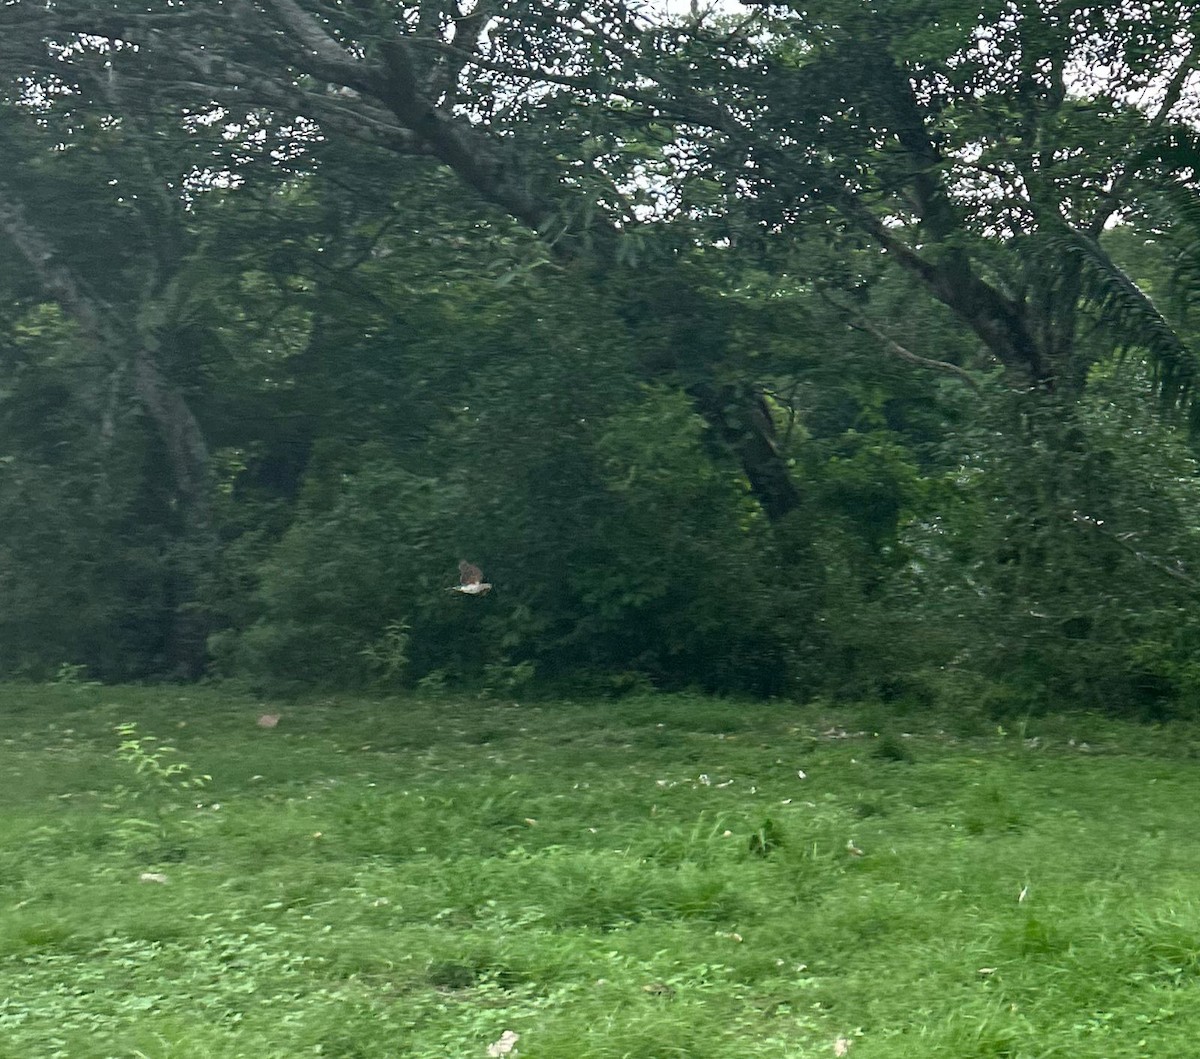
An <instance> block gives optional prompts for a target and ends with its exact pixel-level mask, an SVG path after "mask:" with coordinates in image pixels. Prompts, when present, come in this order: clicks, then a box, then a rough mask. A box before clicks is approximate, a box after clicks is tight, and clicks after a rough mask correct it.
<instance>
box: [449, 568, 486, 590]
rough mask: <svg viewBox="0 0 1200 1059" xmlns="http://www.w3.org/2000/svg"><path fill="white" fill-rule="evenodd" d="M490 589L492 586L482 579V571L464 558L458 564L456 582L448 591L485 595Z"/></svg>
mask: <svg viewBox="0 0 1200 1059" xmlns="http://www.w3.org/2000/svg"><path fill="white" fill-rule="evenodd" d="M491 590H492V586H491V585H489V584H488V583H487V582H486V581H484V579H483V571H482V570H480V569H479V567H478V566H476V565H475V564H474V563H469V562H467V560H466V559H463V560H462V561H461V562H460V563H459V564H458V584H457V585H456V586H455V587H454V588H451V589H449V591H451V592H462V593H463V594H464V595H468V596H486V595H487V594H488V593H489V592H490V591H491Z"/></svg>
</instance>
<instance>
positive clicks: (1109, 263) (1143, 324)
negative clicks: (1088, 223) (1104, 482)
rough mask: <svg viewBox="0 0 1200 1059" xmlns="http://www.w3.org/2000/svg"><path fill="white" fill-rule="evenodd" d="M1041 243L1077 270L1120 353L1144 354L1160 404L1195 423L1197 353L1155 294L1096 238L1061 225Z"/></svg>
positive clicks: (1199, 378) (1198, 422) (1198, 414)
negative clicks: (1128, 271)
mask: <svg viewBox="0 0 1200 1059" xmlns="http://www.w3.org/2000/svg"><path fill="white" fill-rule="evenodd" d="M1045 246H1046V247H1047V248H1049V249H1051V250H1052V251H1053V252H1054V253H1056V254H1058V255H1060V258H1061V260H1062V261H1067V262H1070V264H1071V265H1073V266H1074V267H1075V268H1076V269H1077V270H1078V277H1079V295H1080V298H1081V300H1082V301H1083V303H1084V304H1085V305H1087V306H1088V307H1089V308H1090V309H1091V311H1092V312H1093V313H1094V314H1095V319H1096V322H1097V324H1098V325H1099V326H1100V327H1101V328H1103V330H1104V331H1105V333H1106V335H1107V337H1108V338H1109V339H1110V340H1111V341H1112V343H1113V348H1114V350H1115V351H1116V353H1117V354H1118V355H1119V356H1128V355H1130V354H1132V353H1135V352H1140V353H1142V354H1144V356H1145V358H1146V362H1147V364H1148V366H1149V368H1150V370H1151V373H1152V377H1153V380H1154V386H1155V389H1156V390H1157V392H1158V394H1159V396H1160V397H1161V398H1162V401H1163V403H1164V405H1166V406H1167V407H1170V408H1179V409H1186V410H1187V411H1188V413H1189V416H1190V419H1191V421H1192V425H1193V427H1194V428H1200V402H1198V401H1197V400H1196V397H1197V392H1196V391H1197V383H1198V382H1200V355H1198V354H1197V351H1196V350H1194V349H1192V348H1191V347H1190V346H1189V345H1188V344H1187V343H1186V342H1185V341H1184V339H1183V338H1182V337H1181V336H1180V334H1179V332H1178V331H1177V330H1176V328H1175V327H1174V326H1173V325H1172V323H1171V322H1170V321H1169V320H1168V319H1167V317H1166V316H1165V315H1164V314H1163V312H1162V311H1161V310H1160V309H1159V307H1158V306H1157V305H1156V304H1155V302H1154V300H1153V299H1152V298H1151V297H1150V296H1149V295H1148V294H1147V293H1146V292H1145V291H1144V290H1142V289H1141V288H1140V287H1139V286H1138V285H1137V283H1135V282H1134V281H1133V279H1132V278H1131V277H1130V276H1129V275H1128V273H1126V272H1125V271H1124V270H1123V269H1122V268H1121V267H1120V265H1118V264H1117V263H1116V262H1115V261H1114V260H1113V259H1112V258H1111V257H1110V256H1109V254H1108V252H1107V251H1106V250H1105V249H1104V247H1103V246H1101V245H1100V243H1099V242H1097V241H1096V240H1095V239H1092V238H1091V237H1090V236H1087V235H1085V234H1084V233H1082V232H1079V231H1077V230H1075V229H1069V228H1063V229H1062V230H1061V231H1059V232H1056V233H1054V234H1053V235H1050V236H1047V237H1046V239H1045Z"/></svg>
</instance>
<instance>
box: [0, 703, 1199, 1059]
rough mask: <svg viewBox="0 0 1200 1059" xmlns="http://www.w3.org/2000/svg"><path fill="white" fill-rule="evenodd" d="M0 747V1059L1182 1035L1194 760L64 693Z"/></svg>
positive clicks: (1043, 1044)
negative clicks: (264, 718) (270, 721)
mask: <svg viewBox="0 0 1200 1059" xmlns="http://www.w3.org/2000/svg"><path fill="white" fill-rule="evenodd" d="M275 713H278V714H280V718H279V721H278V724H277V725H276V726H275V727H259V726H257V725H256V723H255V722H256V718H257V717H259V716H260V715H262V714H275ZM0 717H2V720H3V742H2V744H0V769H2V770H3V775H4V776H5V778H6V782H5V785H4V795H3V807H4V812H3V815H2V816H0V832H2V841H0V907H2V909H3V916H2V917H0V1056H2V1057H4V1059H29V1057H31V1056H39V1057H43V1056H44V1057H52V1056H65V1057H71V1059H88V1057H109V1056H112V1057H122V1059H126V1057H129V1059H133V1057H138V1059H180V1057H195V1059H200V1057H203V1059H233V1057H254V1059H272V1057H279V1059H284V1057H286V1059H293V1057H297V1056H305V1055H319V1056H338V1057H344V1059H349V1057H363V1059H366V1057H371V1059H374V1057H379V1059H382V1057H389V1059H390V1057H395V1056H401V1055H403V1056H406V1057H413V1059H446V1057H469V1056H478V1057H480V1059H484V1057H487V1056H489V1055H503V1054H509V1055H516V1056H519V1057H520V1059H568V1057H569V1059H619V1057H629V1059H659V1057H662V1059H666V1057H680V1056H692V1057H705V1059H709V1057H711V1059H720V1057H728V1059H734V1057H736V1059H752V1057H768V1056H769V1057H771V1059H791V1057H795V1059H801V1057H810V1056H814V1057H815V1056H835V1055H838V1054H847V1055H850V1056H852V1057H853V1059H901V1057H906V1059H907V1057H911V1056H922V1057H924V1059H937V1057H945V1059H965V1057H973V1056H1005V1057H1009V1059H1034V1057H1038V1059H1042V1057H1050V1056H1063V1057H1065V1056H1070V1057H1072V1059H1086V1057H1096V1059H1100V1057H1103V1059H1114V1057H1127V1056H1128V1057H1133V1056H1147V1057H1148V1056H1172V1055H1175V1056H1178V1055H1185V1054H1188V1053H1189V1052H1190V1051H1191V1050H1192V1049H1193V1048H1194V1043H1193V1042H1194V1041H1195V1040H1196V1039H1197V1038H1198V1036H1200V1006H1198V1005H1197V1003H1196V1000H1197V986H1198V984H1200V894H1198V892H1197V887H1196V882H1195V880H1196V878H1197V877H1198V871H1200V842H1198V841H1197V839H1196V834H1195V828H1194V826H1193V823H1194V809H1193V807H1194V805H1195V804H1196V802H1197V798H1198V797H1200V774H1198V773H1197V770H1196V762H1195V760H1194V759H1195V756H1196V752H1197V749H1200V739H1198V737H1197V736H1196V735H1195V734H1194V733H1192V732H1191V731H1190V730H1189V729H1185V728H1183V727H1178V728H1173V729H1170V730H1162V729H1148V728H1138V727H1134V726H1132V725H1125V724H1123V723H1117V722H1114V721H1111V720H1102V719H1097V718H1093V717H1086V716H1079V717H1070V718H1060V719H1054V720H1047V721H1036V722H1035V721H1030V722H1028V723H1027V724H1026V725H1024V726H1022V725H1015V726H1004V727H998V726H997V725H996V724H995V723H994V722H991V721H987V720H986V719H983V718H982V717H975V716H970V715H967V714H960V715H959V716H957V717H955V718H950V717H945V716H944V717H942V718H941V719H938V720H934V719H932V718H930V717H929V716H904V715H902V714H901V715H896V714H894V713H890V714H889V713H884V712H882V711H880V710H878V709H874V708H865V707H864V708H859V709H848V708H841V707H838V708H836V709H835V708H832V707H829V708H825V707H822V706H820V705H812V706H808V707H803V708H801V707H795V706H788V705H784V704H775V705H769V706H768V705H761V704H760V705H752V706H745V705H738V704H735V703H732V702H729V701H716V700H712V699H705V698H700V697H683V696H681V697H670V698H667V697H657V698H652V697H645V698H631V699H627V700H624V701H622V702H618V703H612V704H596V703H568V702H559V703H554V704H546V703H540V704H517V703H516V702H511V701H499V702H481V701H476V700H471V701H459V700H453V699H429V700H417V699H395V700H384V701H370V700H365V699H355V700H347V699H329V700H320V701H309V702H306V703H296V704H291V703H289V704H284V705H281V706H276V705H272V704H269V703H268V704H264V703H262V702H258V701H255V700H252V699H249V698H237V697H236V696H232V695H230V694H228V693H223V692H219V691H216V690H208V689H200V690H196V689H192V690H187V691H180V690H178V689H155V690H152V689H130V688H98V687H89V686H72V685H71V684H70V683H67V684H65V685H64V686H60V687H57V688H37V687H32V686H28V687H26V686H6V687H4V688H3V689H2V690H0Z"/></svg>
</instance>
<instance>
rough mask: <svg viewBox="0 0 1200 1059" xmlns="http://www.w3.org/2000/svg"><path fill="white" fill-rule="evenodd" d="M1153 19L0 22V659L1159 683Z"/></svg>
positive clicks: (1168, 627)
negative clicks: (472, 565) (0, 274)
mask: <svg viewBox="0 0 1200 1059" xmlns="http://www.w3.org/2000/svg"><path fill="white" fill-rule="evenodd" d="M1198 19H1200V5H1197V4H1189V3H1176V2H1166V0H1145V2H1134V0H1131V2H1129V3H1125V4H1121V5H1118V6H1115V7H1114V6H1113V5H1097V4H1088V3H1073V4H1072V3H1057V2H1056V3H1049V2H1041V3H1033V2H1030V3H1022V2H1018V0H1004V2H993V0H988V2H984V0H974V2H967V0H961V2H960V0H954V2H950V3H946V2H939V3H936V4H931V3H929V2H928V0H890V2H888V3H865V4H864V3H858V2H855V3H851V2H848V0H831V2H828V3H817V4H804V5H799V4H797V5H786V4H761V3H741V4H738V5H719V6H714V7H711V8H710V7H706V6H702V5H699V4H693V5H692V6H691V8H690V10H689V11H687V12H680V11H677V10H673V9H663V8H659V7H656V6H654V5H650V4H640V3H623V2H602V3H589V4H581V3H576V2H573V0H538V2H534V0H474V2H472V0H449V2H442V3H419V4H403V3H394V2H387V0H384V2H381V0H346V2H341V3H329V2H326V0H232V2H226V3H220V4H212V3H188V2H184V3H180V2H177V0H171V2H168V3H157V2H149V3H147V2H144V0H143V2H140V3H136V4H134V3H128V2H126V0H110V2H107V3H103V4H101V3H96V2H94V0H56V2H55V3H53V4H51V5H45V4H33V3H30V2H28V0H17V2H14V3H10V4H9V5H7V6H5V7H4V8H0V73H2V74H3V83H4V85H5V88H4V90H3V97H2V102H0V107H2V108H3V118H4V120H3V122H0V145H2V146H3V148H4V150H5V153H6V157H8V158H9V159H11V160H13V162H14V163H15V164H13V165H10V166H9V167H8V168H7V169H6V172H5V173H4V174H3V175H2V176H0V255H3V259H4V260H7V261H8V262H9V263H10V264H11V265H13V266H15V267H11V268H9V269H6V270H5V273H4V274H5V276H6V277H7V278H6V279H5V280H4V282H3V285H2V288H3V297H2V299H0V303H2V305H3V323H2V324H0V336H2V337H0V342H2V343H3V347H2V350H0V353H2V365H3V372H4V381H3V382H2V383H0V449H2V450H3V452H6V453H7V455H5V456H4V459H6V460H7V462H6V463H5V464H4V465H3V467H2V468H0V474H2V475H3V478H2V480H0V507H3V508H4V510H5V511H7V512H8V515H7V516H6V517H5V523H6V525H7V526H8V527H10V529H9V531H8V533H7V534H6V537H7V539H6V540H5V541H4V543H3V548H4V554H3V555H2V556H0V582H3V583H4V584H5V586H6V592H7V594H8V596H9V598H14V599H18V600H20V601H21V602H20V605H19V606H18V607H16V608H15V609H14V610H13V611H12V618H11V624H10V627H9V628H8V630H7V631H5V629H4V628H3V627H0V655H2V656H3V658H0V666H2V667H3V668H4V669H6V670H7V671H9V672H46V671H50V670H52V669H53V668H54V666H55V665H57V664H59V663H71V664H76V663H78V664H83V665H86V666H88V667H89V668H91V669H93V670H95V671H96V672H98V673H101V674H103V675H113V676H115V675H154V674H158V675H165V674H171V673H174V674H180V675H182V674H188V675H192V676H195V675H199V674H200V673H202V672H205V671H209V670H212V669H214V667H215V669H216V670H217V671H220V672H225V673H236V674H241V675H249V676H250V677H252V678H253V679H258V680H264V681H287V680H303V681H307V682H354V681H362V680H367V679H376V680H400V681H413V680H418V679H425V680H429V681H433V682H435V683H436V682H453V681H457V680H464V681H474V682H476V683H479V682H482V683H483V684H487V685H489V686H496V687H498V686H506V687H507V686H514V682H517V683H520V682H528V681H530V680H535V679H539V678H544V679H546V680H557V681H562V680H568V679H576V678H578V679H587V680H593V679H594V680H599V681H600V682H601V683H602V684H604V685H605V686H613V687H619V686H625V685H627V684H629V683H630V682H634V683H636V682H641V681H651V682H654V683H658V684H662V685H664V686H679V685H684V684H691V683H696V684H701V685H705V686H709V687H713V688H719V689H727V690H739V689H740V690H750V691H755V692H759V693H784V692H786V693H790V694H812V693H815V692H819V691H824V692H829V693H845V694H862V693H868V692H872V691H873V692H875V693H879V692H881V691H887V693H889V694H918V692H915V691H912V689H913V688H925V687H926V686H927V685H930V684H936V685H938V686H939V687H940V686H941V685H942V684H944V683H946V682H947V681H951V680H952V681H958V682H959V683H962V682H963V681H966V682H967V683H969V682H970V681H973V680H997V681H999V682H1000V683H1001V684H1004V685H1005V686H1016V685H1017V684H1020V694H1030V695H1035V696H1040V697H1041V698H1042V699H1043V700H1044V699H1046V698H1047V696H1050V697H1051V698H1053V697H1055V696H1058V697H1063V696H1070V695H1078V694H1099V683H1100V680H1099V673H1098V672H1097V660H1100V659H1103V660H1104V663H1105V665H1106V666H1108V667H1110V668H1111V671H1112V672H1113V673H1117V674H1120V675H1121V676H1120V679H1119V680H1117V681H1115V682H1113V681H1110V682H1109V684H1110V686H1111V687H1113V688H1118V689H1119V691H1117V692H1113V694H1114V695H1115V696H1117V697H1120V696H1122V695H1124V696H1127V697H1128V698H1130V699H1131V700H1134V701H1139V702H1141V701H1147V702H1149V701H1154V702H1159V701H1160V700H1162V701H1165V700H1166V699H1177V698H1179V697H1180V696H1182V695H1184V694H1185V693H1188V692H1189V690H1194V689H1192V685H1191V683H1189V681H1192V679H1193V678H1192V677H1191V676H1189V673H1190V672H1191V671H1190V670H1189V669H1188V665H1189V664H1190V663H1189V662H1188V661H1187V658H1188V652H1189V651H1190V644H1191V638H1192V634H1191V632H1190V631H1189V630H1190V625H1189V623H1188V622H1187V621H1182V622H1181V620H1180V617H1181V615H1182V614H1184V613H1186V610H1187V606H1188V603H1189V601H1190V594H1191V593H1192V591H1193V590H1194V588H1195V581H1194V580H1193V575H1192V573H1191V572H1190V571H1191V570H1192V564H1193V562H1194V559H1193V551H1194V548H1195V544H1194V542H1193V539H1192V538H1193V536H1194V533H1193V531H1192V530H1191V529H1190V528H1189V527H1190V526H1192V525H1194V521H1193V520H1192V515H1193V514H1194V512H1193V505H1194V503H1195V488H1196V486H1195V482H1194V467H1193V462H1192V460H1193V457H1192V442H1191V434H1190V432H1189V421H1190V420H1191V419H1193V418H1196V417H1195V416H1194V414H1193V409H1194V408H1197V407H1200V406H1197V405H1196V404H1195V402H1194V396H1195V389H1196V376H1197V359H1196V357H1197V354H1196V343H1195V337H1196V335H1195V328H1194V321H1193V319H1192V312H1193V310H1194V306H1193V305H1192V304H1191V302H1193V301H1194V289H1195V285H1194V278H1195V275H1196V269H1197V262H1198V261H1200V209H1197V205H1196V198H1195V180H1196V160H1197V158H1198V157H1200V149H1198V148H1200V145H1198V143H1197V138H1196V124H1195V122H1196V118H1197V103H1198V94H1197V90H1198V87H1200V74H1198V73H1197V64H1198V62H1200V42H1198V40H1197V37H1196V32H1195V27H1196V26H1197V25H1198V24H1200V22H1198ZM464 555H465V556H466V557H467V558H469V559H472V560H473V561H480V562H482V563H483V565H484V569H485V570H486V571H487V572H488V575H489V579H492V580H494V581H495V582H496V584H497V591H496V592H495V593H493V594H492V595H491V596H490V597H489V598H488V599H487V600H486V601H482V600H462V599H452V598H450V597H447V596H446V594H445V593H444V587H445V585H446V584H450V583H452V572H453V570H454V569H455V568H456V564H457V562H458V561H459V560H460V559H461V558H463V557H464ZM448 578H450V579H451V580H447V579H448ZM506 586H507V587H506ZM464 603H470V604H480V605H479V606H477V607H474V609H464V607H463V606H462V604H464ZM1064 658H1072V659H1076V661H1074V662H1072V663H1071V664H1069V665H1064V664H1063V660H1064ZM931 674H932V676H931ZM938 674H941V675H940V676H939V675H938ZM947 674H950V675H949V676H947ZM888 689H890V690H888ZM897 689H908V690H907V691H904V690H897ZM920 693H921V694H924V692H920Z"/></svg>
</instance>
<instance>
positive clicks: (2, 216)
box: [0, 187, 217, 677]
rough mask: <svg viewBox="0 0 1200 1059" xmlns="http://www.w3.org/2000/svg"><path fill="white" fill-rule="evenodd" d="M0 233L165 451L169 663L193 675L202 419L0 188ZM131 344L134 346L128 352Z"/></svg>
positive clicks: (203, 568) (201, 575) (206, 541)
mask: <svg viewBox="0 0 1200 1059" xmlns="http://www.w3.org/2000/svg"><path fill="white" fill-rule="evenodd" d="M0 232H3V233H4V234H5V235H7V236H8V238H9V239H10V240H11V241H12V243H13V244H14V245H15V246H16V247H17V249H18V250H19V251H20V253H21V254H22V256H23V257H24V258H25V259H26V261H28V263H29V265H30V268H31V269H32V271H33V273H34V275H36V276H37V277H38V279H39V280H40V282H41V284H42V287H43V289H44V290H45V292H46V295H47V296H48V297H50V298H52V299H53V300H54V301H56V302H57V303H58V304H59V305H60V306H61V307H62V309H63V311H64V312H65V313H66V314H67V316H68V317H69V318H70V319H72V320H73V321H74V322H75V324H76V326H77V327H78V328H79V332H80V335H81V336H82V338H83V340H84V341H85V342H86V343H87V344H88V346H89V347H91V348H92V349H93V350H94V351H95V354H96V356H97V359H102V360H106V361H108V362H109V363H110V364H112V365H113V367H114V369H115V370H117V371H118V372H123V371H124V369H125V367H126V366H127V365H130V364H131V365H132V368H133V387H134V392H135V394H136V396H137V399H138V402H139V404H140V405H141V406H142V408H143V409H144V410H145V412H146V415H147V416H148V417H149V419H150V421H151V423H153V424H154V428H155V432H156V433H157V435H158V438H159V440H160V442H161V444H162V446H163V449H164V451H165V453H166V457H167V464H168V466H169V467H170V470H171V479H172V484H173V487H174V492H175V494H176V498H177V501H178V509H177V510H178V514H179V524H178V527H177V535H178V541H179V546H180V554H179V556H177V557H176V559H175V562H174V566H173V578H172V580H173V582H174V583H173V586H172V589H173V591H172V596H173V599H174V611H173V613H172V615H171V619H170V622H171V624H170V628H169V629H168V630H167V635H166V641H167V653H168V658H169V663H170V665H171V667H172V669H173V670H174V671H175V672H176V673H178V674H179V675H181V676H189V677H198V676H199V675H200V674H201V673H202V672H203V670H204V666H205V663H206V657H207V656H206V650H207V648H206V641H207V636H208V622H207V618H206V616H205V614H204V610H203V607H202V605H201V604H200V602H199V599H198V596H199V593H200V591H201V588H202V586H203V584H204V583H205V581H206V580H207V578H208V577H209V576H210V575H211V571H212V569H213V563H214V562H215V561H216V554H217V548H216V536H215V532H214V529H213V524H212V507H211V500H210V484H211V483H210V481H209V475H210V465H209V454H208V445H207V444H206V442H205V440H204V433H203V430H202V429H201V427H200V423H199V421H198V420H197V419H196V417H195V415H194V414H193V412H192V410H191V408H190V407H189V406H188V403H187V400H186V399H185V397H184V395H183V393H182V392H181V391H180V389H179V387H178V386H176V385H175V384H174V383H172V382H171V381H170V380H169V379H168V378H167V377H166V375H165V374H164V373H163V371H162V369H161V367H160V366H159V363H158V356H157V354H158V349H157V346H156V342H157V339H156V338H155V337H154V336H143V338H142V339H141V340H139V339H138V338H137V337H132V338H131V337H130V336H137V335H138V332H139V328H138V327H137V326H136V324H135V323H133V322H129V321H124V320H121V319H117V318H115V316H114V312H113V310H112V309H111V308H110V307H109V306H107V305H105V304H104V302H103V301H102V299H100V298H98V297H96V296H95V295H94V294H93V293H92V292H91V291H90V290H89V288H88V286H87V284H86V283H85V282H83V281H82V280H81V279H80V278H79V277H78V276H76V275H75V273H74V272H73V271H72V270H71V268H70V267H69V266H68V265H67V264H66V263H65V262H64V261H63V260H62V259H61V257H60V255H59V254H58V251H57V248H56V247H55V246H54V244H53V243H52V241H51V240H50V239H49V238H48V237H47V236H46V235H45V233H44V232H42V231H41V229H40V228H38V227H37V225H36V224H34V223H33V222H32V221H31V220H30V218H29V216H28V214H27V213H26V211H25V209H24V207H23V206H22V204H21V203H20V201H18V200H17V199H16V197H15V196H14V195H13V194H12V193H11V192H10V191H8V190H7V189H4V188H2V187H0ZM145 315H147V316H149V315H151V314H145ZM131 342H132V344H133V345H134V346H135V347H136V348H133V349H132V350H131V349H130V345H131ZM110 416H111V413H106V414H105V420H106V423H105V424H102V425H101V433H102V434H103V433H104V432H105V430H106V429H107V426H108V424H107V420H108V419H109V418H110Z"/></svg>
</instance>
